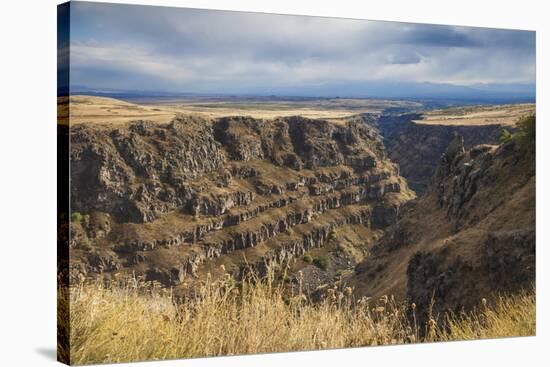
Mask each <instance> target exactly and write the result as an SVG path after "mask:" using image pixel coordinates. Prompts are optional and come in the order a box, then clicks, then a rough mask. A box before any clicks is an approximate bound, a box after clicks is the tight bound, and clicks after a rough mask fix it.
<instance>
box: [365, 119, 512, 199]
mask: <svg viewBox="0 0 550 367" xmlns="http://www.w3.org/2000/svg"><path fill="white" fill-rule="evenodd" d="M419 119H421V116H420V115H418V114H386V115H382V116H380V118H379V119H377V121H376V123H375V125H376V126H377V127H378V129H379V130H380V133H381V134H382V136H383V137H384V142H385V144H386V149H387V150H388V155H389V157H390V159H391V160H392V161H394V162H396V163H398V164H399V167H400V171H401V174H402V175H403V177H405V178H406V179H407V182H408V183H409V186H410V187H411V188H412V189H413V190H415V191H416V192H417V194H419V195H422V194H424V193H425V192H426V190H427V189H428V186H429V185H430V182H431V179H432V177H433V175H434V174H435V170H436V168H437V164H438V161H439V157H440V156H441V155H442V154H443V153H444V152H445V150H446V148H447V146H448V145H449V143H450V142H451V141H452V140H453V137H454V136H455V135H460V136H462V137H463V138H464V145H465V147H466V149H470V148H472V147H474V146H476V145H480V144H498V143H499V138H500V136H501V134H502V127H501V126H500V125H483V126H445V125H424V124H418V123H415V122H413V120H419Z"/></svg>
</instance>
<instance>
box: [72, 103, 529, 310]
mask: <svg viewBox="0 0 550 367" xmlns="http://www.w3.org/2000/svg"><path fill="white" fill-rule="evenodd" d="M421 118H422V116H421V114H419V113H417V112H410V111H394V110H388V111H385V112H384V111H378V112H375V113H359V114H355V115H351V116H347V117H342V118H339V119H336V120H335V119H319V118H317V119H311V118H305V117H300V116H287V117H276V118H268V119H264V118H255V117H250V116H226V117H216V118H209V117H204V116H200V115H181V114H177V115H176V117H174V118H173V119H172V120H171V121H170V122H154V121H146V120H135V121H131V122H126V123H119V124H115V125H109V124H99V123H94V124H86V123H80V124H77V125H74V126H71V127H70V129H69V128H68V127H67V128H66V129H67V131H66V133H67V134H69V138H70V143H71V145H70V151H69V152H70V164H71V183H70V192H71V198H70V204H71V211H72V215H71V219H72V220H71V223H70V232H71V236H70V241H69V244H68V246H69V252H70V263H69V266H68V275H69V277H70V278H71V279H72V281H81V280H82V279H97V278H102V279H106V280H116V279H117V278H122V277H137V278H139V279H142V280H144V281H151V282H157V283H159V284H160V285H161V286H163V287H167V288H172V289H173V290H174V293H175V294H176V295H181V296H185V295H188V294H190V293H191V292H193V290H194V288H195V286H196V285H197V284H199V283H200V282H203V281H205V280H207V279H211V278H216V277H222V276H224V274H226V273H230V274H233V276H234V277H235V278H236V279H239V278H240V277H242V276H243V275H244V274H245V273H246V272H249V271H251V270H253V271H255V272H257V273H259V274H265V273H266V272H267V271H268V269H270V268H271V269H273V268H274V269H276V270H277V274H278V277H279V278H278V279H279V280H280V281H281V282H283V283H284V284H286V285H287V286H288V287H289V288H293V287H295V286H296V284H297V280H298V278H300V281H301V282H303V286H304V287H305V290H306V291H307V292H308V293H309V294H310V295H311V296H312V297H313V298H315V297H317V298H319V297H323V296H324V292H325V291H326V290H327V289H328V288H329V287H333V286H336V287H347V286H351V287H352V288H353V289H354V293H355V294H356V296H357V297H362V296H367V297H379V296H382V295H388V294H391V295H395V296H396V297H398V298H399V299H409V300H416V301H417V302H419V303H421V304H429V301H430V297H432V296H433V292H434V289H435V290H437V294H436V297H437V298H438V299H440V302H439V303H438V306H437V307H438V310H439V309H440V310H445V309H450V308H452V309H453V310H459V309H461V308H462V307H466V308H472V307H474V306H475V302H476V301H475V300H478V299H479V298H480V297H483V296H484V294H485V293H484V292H487V293H489V291H494V290H495V289H496V290H498V291H503V292H504V291H513V290H517V289H519V288H522V287H523V288H524V287H527V286H528V285H529V282H532V281H533V280H534V256H535V255H534V251H535V247H534V243H535V242H534V238H535V235H534V228H535V225H534V222H535V217H534V200H535V199H534V197H535V196H534V195H535V194H534V177H535V173H534V163H533V162H534V155H533V156H530V155H526V154H524V153H525V152H524V150H525V149H527V148H523V145H521V144H520V143H518V142H516V141H512V142H509V143H507V144H500V136H501V135H502V131H503V128H504V127H503V125H502V124H498V123H489V124H484V125H480V126H461V125H458V126H449V125H430V124H421V123H417V122H416V120H418V119H421ZM507 128H508V129H511V130H512V131H514V130H513V129H514V128H513V127H512V128H511V127H507ZM531 161H532V162H531ZM517 167H519V168H517ZM510 172H512V173H510ZM496 183H498V185H499V186H498V187H495V185H496ZM497 189H498V190H497ZM505 197H510V198H511V201H512V203H513V204H514V205H515V206H513V207H511V206H510V205H511V204H509V203H508V202H507V201H506V200H505V199H504V198H505ZM518 213H521V214H518ZM516 215H521V218H516V217H515V216H516ZM516 219H517V220H516ZM514 269H515V270H517V271H515V274H516V275H517V276H515V277H512V278H510V277H508V278H507V277H506V276H505V274H507V273H508V272H509V271H511V270H514ZM442 274H443V275H442ZM479 279H482V280H481V281H480V280H479ZM461 282H465V283H464V284H471V285H468V286H467V287H462V286H459V284H462V283H461ZM469 282H470V283H469ZM423 312H424V311H423Z"/></svg>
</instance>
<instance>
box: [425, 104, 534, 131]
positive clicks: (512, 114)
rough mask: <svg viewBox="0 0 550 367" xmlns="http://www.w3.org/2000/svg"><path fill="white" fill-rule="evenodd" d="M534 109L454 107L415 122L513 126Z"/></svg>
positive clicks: (521, 106)
mask: <svg viewBox="0 0 550 367" xmlns="http://www.w3.org/2000/svg"><path fill="white" fill-rule="evenodd" d="M535 107H536V106H535V104H534V103H524V104H507V105H489V106H469V107H454V108H446V109H438V110H433V111H429V112H426V113H424V114H423V115H422V119H421V120H415V122H416V123H419V124H426V125H453V126H458V125H462V126H480V125H491V124H499V125H504V126H514V125H515V124H516V122H517V120H518V119H519V118H521V117H524V116H529V115H532V114H533V113H535Z"/></svg>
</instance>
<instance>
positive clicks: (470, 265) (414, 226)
mask: <svg viewBox="0 0 550 367" xmlns="http://www.w3.org/2000/svg"><path fill="white" fill-rule="evenodd" d="M534 280H535V160H534V149H533V147H532V145H531V146H530V145H529V143H526V142H522V141H521V139H514V140H512V141H510V142H509V143H507V144H503V145H499V146H497V145H479V146H476V147H473V148H471V149H469V150H467V149H465V146H464V138H463V137H461V136H455V137H454V138H453V140H452V142H451V143H450V144H449V146H448V148H447V150H446V151H445V153H444V154H443V155H442V156H441V158H440V163H439V166H438V168H437V170H436V174H435V176H434V178H433V181H432V185H431V186H430V189H429V190H428V192H427V193H426V195H425V196H423V197H421V198H420V199H419V200H417V201H412V202H410V203H408V204H407V205H406V206H404V207H403V208H402V210H401V214H400V218H399V220H398V221H397V222H396V223H395V224H394V225H392V226H391V227H389V228H388V229H387V230H386V233H385V235H384V237H383V238H382V239H381V240H380V241H379V242H378V243H376V244H375V245H374V246H373V248H372V250H371V255H370V256H369V257H367V258H366V259H365V260H364V261H363V262H362V263H361V264H359V265H358V266H357V267H356V273H355V275H354V276H353V277H352V278H351V279H350V282H352V283H353V284H355V285H356V286H357V288H358V293H359V294H362V295H367V296H377V295H381V294H394V295H396V296H397V297H398V298H400V299H407V300H409V301H410V302H415V303H416V304H417V305H419V306H418V307H419V308H418V310H417V311H418V315H417V316H418V317H420V318H421V319H422V320H425V319H426V318H427V317H429V315H428V313H429V309H428V307H426V305H430V304H431V303H432V300H433V301H435V304H434V306H433V310H432V311H433V314H432V315H433V316H437V314H441V313H443V312H445V311H448V310H451V311H454V312H460V311H462V310H471V309H473V308H474V307H479V306H480V304H481V303H480V301H481V299H482V298H487V299H488V300H489V302H490V301H491V298H492V297H494V296H495V294H499V293H501V294H502V293H508V292H517V291H520V290H523V289H529V288H530V287H531V286H533V283H534Z"/></svg>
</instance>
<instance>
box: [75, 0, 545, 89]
mask: <svg viewBox="0 0 550 367" xmlns="http://www.w3.org/2000/svg"><path fill="white" fill-rule="evenodd" d="M70 36H71V39H70V44H71V50H70V53H71V85H72V86H79V87H82V86H84V87H87V88H95V89H102V88H104V89H114V90H136V91H167V92H188V93H244V94H265V95H269V94H280V93H283V94H284V93H288V94H296V95H300V94H305V95H307V94H312V95H315V94H318V95H330V94H335V95H359V96H360V95H369V94H373V93H374V94H376V91H377V90H378V91H379V92H380V93H379V94H384V91H387V90H390V89H391V88H398V87H399V86H403V85H407V86H414V85H418V83H424V85H425V83H444V84H452V85H456V86H469V87H472V86H473V87H475V88H480V89H483V88H485V89H488V90H495V89H499V88H500V89H503V90H512V91H513V90H516V89H517V90H532V89H533V88H534V87H533V85H534V82H535V33H534V32H528V31H515V30H498V29H484V28H470V27H454V26H437V25H422V24H408V23H394V22H379V21H365V20H350V19H336V18H319V17H303V16H288V15H269V14H256V13H238V12H225V11H209V10H194V9H184V8H165V7H149V6H134V5H116V4H100V3H85V2H76V3H75V2H73V3H72V8H71V33H70Z"/></svg>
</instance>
